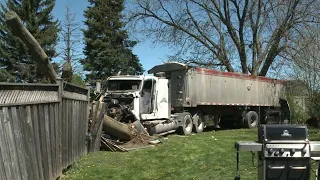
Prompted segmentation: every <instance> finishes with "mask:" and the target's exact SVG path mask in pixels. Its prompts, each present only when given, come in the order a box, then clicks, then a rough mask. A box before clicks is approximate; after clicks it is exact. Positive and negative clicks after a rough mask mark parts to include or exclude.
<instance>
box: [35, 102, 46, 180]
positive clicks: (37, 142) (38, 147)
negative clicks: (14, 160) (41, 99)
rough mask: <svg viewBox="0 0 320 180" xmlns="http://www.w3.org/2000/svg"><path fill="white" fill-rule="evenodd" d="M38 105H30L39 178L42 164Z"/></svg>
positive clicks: (42, 172)
mask: <svg viewBox="0 0 320 180" xmlns="http://www.w3.org/2000/svg"><path fill="white" fill-rule="evenodd" d="M38 113H39V106H36V105H33V106H32V125H33V127H34V128H33V133H34V138H35V149H36V157H37V165H38V173H39V179H44V168H43V167H44V166H43V164H42V155H41V152H42V151H41V140H40V134H41V133H40V126H39V114H38Z"/></svg>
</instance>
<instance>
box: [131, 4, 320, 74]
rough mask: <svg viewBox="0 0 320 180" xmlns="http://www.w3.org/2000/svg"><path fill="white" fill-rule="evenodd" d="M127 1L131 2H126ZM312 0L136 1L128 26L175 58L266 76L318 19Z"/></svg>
mask: <svg viewBox="0 0 320 180" xmlns="http://www.w3.org/2000/svg"><path fill="white" fill-rule="evenodd" d="M130 2H131V3H130ZM319 7H320V3H319V1H316V0H290V1H273V0H200V1H199V0H176V1H167V0H152V1H150V0H136V1H129V5H128V10H127V12H128V13H127V14H128V16H129V19H128V21H129V22H130V23H129V25H130V26H128V27H129V28H130V29H135V30H137V31H138V33H139V32H143V33H144V34H146V35H148V38H150V37H151V38H154V39H155V40H157V42H162V43H165V44H167V45H172V47H173V48H176V49H177V51H176V52H177V53H176V54H174V57H175V58H176V59H177V60H180V61H183V62H186V63H190V64H195V65H200V66H206V67H211V68H217V66H223V67H222V68H225V69H226V70H227V71H230V72H233V71H241V72H242V73H245V74H249V73H250V74H252V75H261V76H265V75H266V74H267V72H268V71H269V69H270V66H271V65H272V63H273V62H275V61H276V60H277V57H280V56H286V53H287V51H288V50H289V49H291V48H293V47H292V45H293V44H294V42H293V39H294V37H296V36H299V35H300V32H301V30H303V29H308V28H309V27H310V26H314V25H315V24H316V23H319V18H320V17H319V16H320V15H319Z"/></svg>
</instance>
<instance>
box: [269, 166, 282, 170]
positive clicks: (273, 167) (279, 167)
mask: <svg viewBox="0 0 320 180" xmlns="http://www.w3.org/2000/svg"><path fill="white" fill-rule="evenodd" d="M285 168H286V167H285V166H270V165H269V169H274V170H281V169H285Z"/></svg>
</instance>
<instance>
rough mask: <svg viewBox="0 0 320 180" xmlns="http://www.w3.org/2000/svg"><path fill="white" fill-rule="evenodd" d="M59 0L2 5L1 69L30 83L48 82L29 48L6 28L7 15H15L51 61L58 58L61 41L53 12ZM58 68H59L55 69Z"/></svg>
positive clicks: (38, 0)
mask: <svg viewBox="0 0 320 180" xmlns="http://www.w3.org/2000/svg"><path fill="white" fill-rule="evenodd" d="M54 5H55V0H37V1H35V0H15V1H12V0H8V1H6V2H5V4H2V5H1V11H0V67H1V68H6V70H7V71H8V72H9V73H10V74H14V73H15V72H19V73H20V75H21V79H22V80H23V81H26V82H39V81H45V77H44V75H43V74H42V73H41V72H40V71H39V68H41V67H37V66H36V64H35V61H34V59H33V58H32V57H31V55H30V53H29V52H28V48H27V47H26V45H25V44H24V43H23V42H22V41H21V40H20V39H19V38H18V37H15V36H14V35H13V34H12V33H11V31H10V28H9V27H8V26H7V25H6V24H5V18H4V16H5V13H6V12H7V11H8V10H13V11H15V12H16V13H17V14H18V15H19V17H20V18H21V20H22V22H23V23H24V25H25V26H26V27H27V29H28V30H29V31H30V33H31V34H32V35H33V36H34V37H35V39H36V40H37V41H38V42H39V44H40V45H41V47H42V48H43V49H44V51H45V52H46V54H47V55H48V57H49V58H50V60H51V58H52V57H55V56H56V50H55V46H56V43H57V40H58V31H59V28H58V27H59V24H58V21H56V20H54V19H53V17H52V15H51V12H52V9H53V7H54ZM54 66H56V65H54Z"/></svg>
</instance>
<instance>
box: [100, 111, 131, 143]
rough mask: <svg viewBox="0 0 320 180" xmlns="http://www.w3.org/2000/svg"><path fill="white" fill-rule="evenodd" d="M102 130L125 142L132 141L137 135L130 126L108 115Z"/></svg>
mask: <svg viewBox="0 0 320 180" xmlns="http://www.w3.org/2000/svg"><path fill="white" fill-rule="evenodd" d="M102 130H103V131H104V132H105V133H107V134H110V135H112V136H115V137H117V138H119V139H121V140H125V141H129V140H131V139H132V137H133V135H134V133H135V131H134V129H133V128H131V127H130V125H129V124H124V123H121V122H119V121H116V120H114V119H113V118H111V117H109V116H107V115H104V117H103V128H102Z"/></svg>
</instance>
